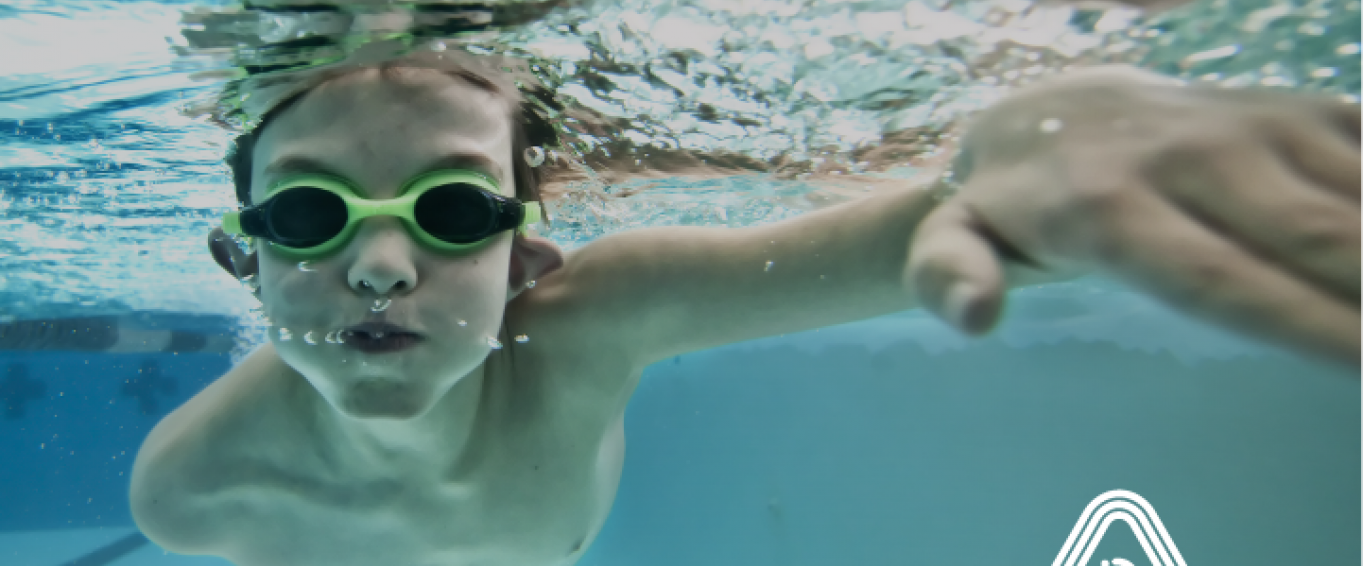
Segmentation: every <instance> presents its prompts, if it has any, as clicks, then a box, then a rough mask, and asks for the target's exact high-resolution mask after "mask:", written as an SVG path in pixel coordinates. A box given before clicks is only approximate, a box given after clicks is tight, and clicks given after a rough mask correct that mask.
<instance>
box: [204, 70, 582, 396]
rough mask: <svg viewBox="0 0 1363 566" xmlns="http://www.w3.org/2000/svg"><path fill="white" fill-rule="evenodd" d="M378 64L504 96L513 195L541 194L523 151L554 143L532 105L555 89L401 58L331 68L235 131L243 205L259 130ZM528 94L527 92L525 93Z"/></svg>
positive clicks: (233, 156)
mask: <svg viewBox="0 0 1363 566" xmlns="http://www.w3.org/2000/svg"><path fill="white" fill-rule="evenodd" d="M373 68H377V69H378V70H379V74H380V77H382V78H384V79H387V80H393V79H396V78H397V77H398V76H399V74H400V73H402V72H403V71H405V70H413V69H422V70H427V71H430V72H436V73H441V74H444V75H446V76H450V77H454V78H456V79H458V80H463V81H465V82H468V83H469V84H472V85H473V86H475V87H478V88H481V89H483V90H485V91H487V92H489V93H491V94H493V95H494V96H496V97H497V98H499V99H501V100H502V101H503V102H505V103H506V104H505V106H506V108H507V119H508V120H510V121H511V136H512V138H511V161H512V171H513V175H514V180H513V182H514V184H515V188H516V192H515V195H516V199H517V200H520V201H521V202H531V201H539V200H540V190H539V189H540V183H541V181H542V180H543V178H542V176H541V174H540V170H539V169H536V168H534V167H531V166H530V164H529V163H526V161H525V158H524V155H525V152H526V150H527V149H529V148H531V147H536V146H539V147H545V146H552V145H557V143H558V142H557V140H558V136H557V134H556V132H555V130H554V128H553V126H552V124H551V123H550V121H549V120H548V119H547V118H546V117H545V115H544V114H542V113H541V112H540V111H539V109H538V108H537V107H536V105H535V102H539V103H540V104H541V105H544V106H547V107H550V108H554V109H555V110H557V109H561V107H560V106H558V104H557V102H556V101H555V99H554V96H553V93H552V92H551V91H549V90H547V89H545V88H543V87H539V88H537V89H535V90H531V91H529V92H528V93H522V92H521V91H520V90H517V89H511V88H506V87H505V86H501V85H500V84H499V81H496V80H493V79H491V78H489V77H488V76H486V75H485V74H484V73H485V72H487V71H482V70H480V69H477V68H476V67H474V66H468V67H455V68H446V69H430V68H428V67H421V66H408V65H404V62H403V61H402V60H400V59H398V60H392V61H388V62H384V63H381V64H377V65H369V66H358V67H353V68H349V69H346V70H344V71H342V72H339V73H333V74H330V75H325V76H321V77H319V78H318V79H317V80H314V81H313V82H311V83H309V84H306V85H304V87H303V88H300V89H298V90H297V91H295V92H293V93H292V94H290V95H289V96H288V97H286V98H284V99H283V100H281V101H279V103H277V104H275V105H274V106H273V107H271V108H270V109H269V110H268V111H266V112H265V113H264V114H263V115H261V117H260V119H259V120H257V121H256V124H255V127H254V128H252V129H250V130H249V131H246V132H244V133H242V134H239V135H238V136H237V137H236V139H235V140H234V143H233V144H232V145H231V146H230V147H229V148H228V150H227V154H226V155H225V156H224V157H223V161H224V162H226V163H227V167H228V168H229V169H230V170H231V172H232V184H233V185H234V186H235V188H236V191H237V201H239V202H240V203H241V205H242V206H250V205H251V204H252V202H251V167H252V162H253V159H254V154H255V146H256V141H257V140H258V139H259V137H260V135H261V132H263V131H265V128H266V127H268V126H269V124H270V123H271V122H272V121H273V120H274V119H275V118H277V117H279V115H280V114H282V113H283V112H284V111H286V110H288V109H289V108H291V107H293V106H294V105H295V104H297V103H298V101H300V100H302V99H303V97H304V96H306V95H307V94H308V93H309V92H312V89H314V88H317V87H318V86H321V85H323V84H326V83H328V82H330V81H332V80H335V79H338V78H341V77H344V76H348V75H351V74H354V73H357V72H360V71H363V70H366V69H373ZM526 95H529V96H528V97H527V96H526ZM541 210H542V211H543V213H544V222H545V224H546V225H548V224H549V213H548V210H545V209H544V208H543V207H542V208H541ZM502 331H503V333H505V335H506V337H507V338H511V337H512V336H514V334H512V330H511V328H510V326H509V325H508V324H507V322H506V318H505V316H503V318H502ZM506 346H507V347H506V349H505V350H503V351H504V352H506V353H507V355H508V357H509V359H510V360H511V364H512V367H513V369H514V367H515V361H516V356H515V343H514V341H511V342H507V343H506Z"/></svg>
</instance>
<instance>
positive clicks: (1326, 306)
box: [1094, 193, 1360, 364]
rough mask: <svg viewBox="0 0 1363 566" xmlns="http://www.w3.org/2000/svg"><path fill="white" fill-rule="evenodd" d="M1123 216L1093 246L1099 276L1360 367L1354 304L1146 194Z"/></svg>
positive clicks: (1232, 325) (1215, 319) (1244, 330)
mask: <svg viewBox="0 0 1363 566" xmlns="http://www.w3.org/2000/svg"><path fill="white" fill-rule="evenodd" d="M1125 212H1126V214H1122V215H1118V216H1116V217H1114V218H1111V219H1110V220H1109V222H1110V228H1111V229H1110V230H1109V231H1108V233H1107V234H1106V235H1105V236H1104V237H1103V238H1104V240H1103V241H1101V242H1095V244H1096V248H1095V250H1096V251H1097V252H1098V253H1097V255H1098V257H1095V258H1094V261H1095V262H1097V264H1098V265H1099V266H1101V268H1102V269H1103V271H1105V272H1107V273H1108V274H1110V275H1113V276H1115V277H1116V278H1118V279H1120V280H1123V281H1126V282H1128V283H1129V284H1131V285H1133V286H1135V287H1137V288H1139V289H1142V290H1144V291H1146V292H1148V293H1150V294H1151V295H1153V296H1155V297H1157V298H1159V299H1162V300H1164V301H1165V302H1167V303H1170V304H1172V305H1174V306H1176V307H1178V308H1180V309H1181V310H1184V311H1186V312H1188V313H1190V314H1193V315H1195V316H1198V317H1200V318H1203V319H1205V320H1208V321H1211V322H1215V323H1219V324H1221V325H1223V326H1225V327H1228V328H1231V329H1233V330H1235V331H1237V332H1240V333H1243V334H1248V335H1251V336H1257V337H1259V338H1262V339H1268V340H1272V341H1275V342H1278V343H1284V344H1292V345H1296V346H1299V347H1303V348H1304V349H1307V350H1311V351H1315V352H1318V353H1322V354H1325V355H1328V356H1330V357H1332V358H1335V359H1339V360H1343V361H1346V362H1347V363H1349V364H1357V363H1358V356H1359V340H1360V335H1359V324H1358V320H1359V311H1358V304H1357V303H1356V302H1355V303H1353V304H1349V303H1347V302H1345V301H1343V300H1341V299H1339V298H1337V297H1335V296H1333V295H1332V294H1330V293H1328V292H1325V291H1322V290H1320V289H1318V288H1316V287H1314V286H1312V285H1310V284H1309V283H1307V282H1306V281H1303V280H1301V279H1299V278H1297V277H1295V276H1293V274H1292V273H1290V272H1288V271H1285V270H1283V269H1280V268H1278V267H1277V266H1274V265H1272V264H1269V263H1265V262H1264V261H1263V260H1261V259H1260V258H1258V257H1256V256H1255V255H1254V254H1253V253H1252V252H1250V251H1248V250H1246V249H1243V248H1241V247H1239V246H1238V245H1236V244H1235V243H1233V242H1232V241H1230V240H1227V239H1224V238H1222V237H1221V236H1220V235H1218V234H1216V233H1215V232H1214V231H1212V230H1211V229H1209V228H1207V227H1205V226H1203V225H1201V224H1199V223H1198V222H1197V221H1195V220H1193V219H1192V218H1191V217H1189V216H1188V215H1186V214H1185V213H1183V212H1182V211H1180V210H1178V209H1177V208H1175V207H1174V206H1173V205H1172V204H1170V203H1168V202H1166V201H1163V200H1161V199H1158V198H1156V197H1154V196H1153V195H1152V194H1149V193H1143V194H1140V195H1137V196H1136V197H1135V198H1131V199H1130V200H1129V201H1128V202H1127V210H1126V211H1125ZM1154 218H1162V219H1169V220H1168V221H1162V222H1152V221H1151V219H1154Z"/></svg>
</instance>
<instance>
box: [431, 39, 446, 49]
mask: <svg viewBox="0 0 1363 566" xmlns="http://www.w3.org/2000/svg"><path fill="white" fill-rule="evenodd" d="M444 50H445V42H443V41H434V42H431V51H444Z"/></svg>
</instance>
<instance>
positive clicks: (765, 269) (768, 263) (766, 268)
mask: <svg viewBox="0 0 1363 566" xmlns="http://www.w3.org/2000/svg"><path fill="white" fill-rule="evenodd" d="M772 263H773V262H770V261H768V262H767V267H765V268H763V269H762V271H771V265H772Z"/></svg>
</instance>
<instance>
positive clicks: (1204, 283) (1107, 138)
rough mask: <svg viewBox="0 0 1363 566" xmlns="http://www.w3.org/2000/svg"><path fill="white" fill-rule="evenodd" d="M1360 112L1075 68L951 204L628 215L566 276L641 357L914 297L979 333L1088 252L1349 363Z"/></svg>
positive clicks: (892, 201) (1309, 99)
mask: <svg viewBox="0 0 1363 566" xmlns="http://www.w3.org/2000/svg"><path fill="white" fill-rule="evenodd" d="M1358 125H1359V119H1358V109H1357V107H1356V106H1352V105H1346V104H1341V103H1337V102H1334V101H1331V100H1327V99H1324V98H1321V97H1315V96H1307V95H1291V94H1284V93H1264V92H1253V91H1230V90H1218V89H1204V88H1191V87H1185V86H1180V85H1177V84H1173V83H1171V82H1170V81H1168V80H1167V79H1164V78H1162V77H1158V76H1155V75H1151V74H1149V73H1145V72H1143V71H1137V70H1134V69H1130V68H1097V69H1091V70H1085V71H1081V72H1076V73H1071V74H1069V75H1065V76H1063V77H1061V78H1059V79H1055V80H1052V81H1050V82H1047V83H1044V84H1041V85H1037V86H1034V87H1031V88H1028V89H1024V90H1023V91H1021V92H1019V93H1017V94H1016V95H1014V96H1012V97H1010V98H1009V99H1007V100H1005V101H1004V102H1002V103H1000V104H999V105H997V106H995V107H994V108H992V109H990V110H988V111H986V112H985V113H983V114H982V115H981V116H980V117H979V118H978V119H977V121H976V122H975V125H974V126H973V127H972V128H970V130H969V133H968V135H967V136H966V139H965V149H966V151H968V152H970V154H971V155H972V156H973V159H972V161H973V166H972V168H971V169H972V171H971V175H970V177H969V178H968V179H967V180H966V182H965V184H964V186H963V187H962V188H961V190H960V192H959V194H957V195H955V196H953V197H951V198H949V199H947V200H946V201H945V202H943V203H941V204H938V203H937V202H936V201H935V200H934V199H933V198H932V197H931V196H930V194H929V193H928V192H926V191H923V190H914V189H909V188H903V189H896V190H890V191H884V192H882V193H880V194H875V195H873V196H870V197H867V198H865V199H862V200H859V201H854V202H849V203H844V204H842V205H838V206H835V207H832V208H828V209H824V210H820V211H818V212H813V213H809V214H806V215H803V216H800V217H797V218H794V219H790V220H787V221H784V222H780V223H776V224H771V225H767V226H759V227H750V228H740V229H726V228H699V227H696V228H649V229H641V230H635V231H630V232H626V233H622V234H617V235H613V236H610V237H606V238H602V239H600V240H598V241H596V242H593V243H592V244H590V245H588V246H585V247H584V248H582V249H581V250H579V251H578V252H577V253H575V254H574V255H573V257H572V259H571V261H570V262H569V264H568V266H567V267H566V268H565V270H564V273H563V275H562V277H563V279H562V280H561V282H562V283H563V288H565V289H567V290H569V291H570V292H571V293H572V294H573V295H575V296H576V298H577V299H580V303H581V304H583V305H587V306H586V307H585V308H588V309H591V310H592V312H593V317H594V318H597V319H598V320H605V321H609V324H605V325H604V326H606V328H601V329H596V328H593V329H592V331H593V332H595V331H597V330H600V331H602V332H603V333H604V335H605V336H611V332H616V333H617V334H618V335H615V336H612V338H613V339H614V340H615V341H616V343H619V344H622V348H626V349H628V350H629V351H628V352H627V353H628V354H629V355H630V357H631V358H632V359H633V360H634V361H635V363H637V364H640V365H644V364H647V363H651V362H653V361H656V360H659V359H663V358H666V357H668V356H671V355H675V354H678V353H681V352H686V351H692V350H697V349H702V348H706V347H711V346H716V345H720V344H725V343H730V342H735V341H740V340H745V339H750V338H757V337H761V336H769V335H774V334H780V333H788V332H796V331H800V330H806V329H811V328H816V327H820V326H825V325H830V324H837V323H841V322H849V321H854V320H859V319H864V318H868V317H872V316H876V315H881V314H886V313H890V312H895V311H899V310H904V309H908V308H912V307H914V306H918V305H922V306H925V307H927V308H929V309H931V310H933V311H934V312H936V313H938V314H939V315H942V316H943V318H945V319H947V320H948V321H949V322H951V323H952V324H954V325H956V326H957V327H958V328H961V329H962V330H965V331H967V332H972V333H979V332H984V331H987V330H988V329H989V328H990V327H991V326H992V325H993V324H994V322H995V321H996V320H997V317H998V313H999V311H1000V306H1001V304H1002V299H1003V294H1004V292H1005V291H1006V289H1008V288H1010V287H1016V286H1018V285H1022V284H1026V283H1027V282H1029V281H1037V280H1044V279H1046V278H1050V279H1052V280H1055V279H1063V278H1068V277H1072V276H1075V275H1078V274H1083V273H1089V272H1098V273H1103V274H1105V275H1109V276H1112V277H1115V278H1117V279H1120V280H1123V281H1125V282H1127V283H1129V284H1132V285H1134V286H1136V287H1137V288H1140V289H1142V290H1145V291H1147V292H1149V293H1151V294H1152V295H1154V296H1156V297H1157V298H1160V299H1163V300H1164V301H1166V302H1168V303H1170V304H1172V305H1174V306H1176V307H1178V308H1181V309H1182V310H1184V311H1186V312H1189V313H1191V314H1194V315H1196V316H1200V317H1202V318H1204V319H1207V320H1209V321H1212V322H1216V323H1220V324H1222V325H1224V326H1227V327H1229V328H1231V329H1233V330H1236V331H1239V332H1243V333H1246V334H1250V335H1254V336H1258V337H1260V338H1265V339H1268V340H1271V341H1276V342H1279V343H1284V344H1287V345H1291V346H1295V347H1298V348H1300V349H1303V350H1306V351H1312V352H1317V353H1323V354H1326V355H1329V356H1331V357H1334V358H1336V359H1342V360H1345V361H1348V362H1349V363H1357V360H1358V352H1359V301H1358V296H1359V255H1360V254H1359V239H1360V238H1359V208H1358V207H1359V179H1358V171H1359V157H1358V143H1359V141H1358V140H1359V133H1358ZM1024 275H1025V276H1024ZM574 302H578V301H574ZM612 329H614V330H612Z"/></svg>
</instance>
